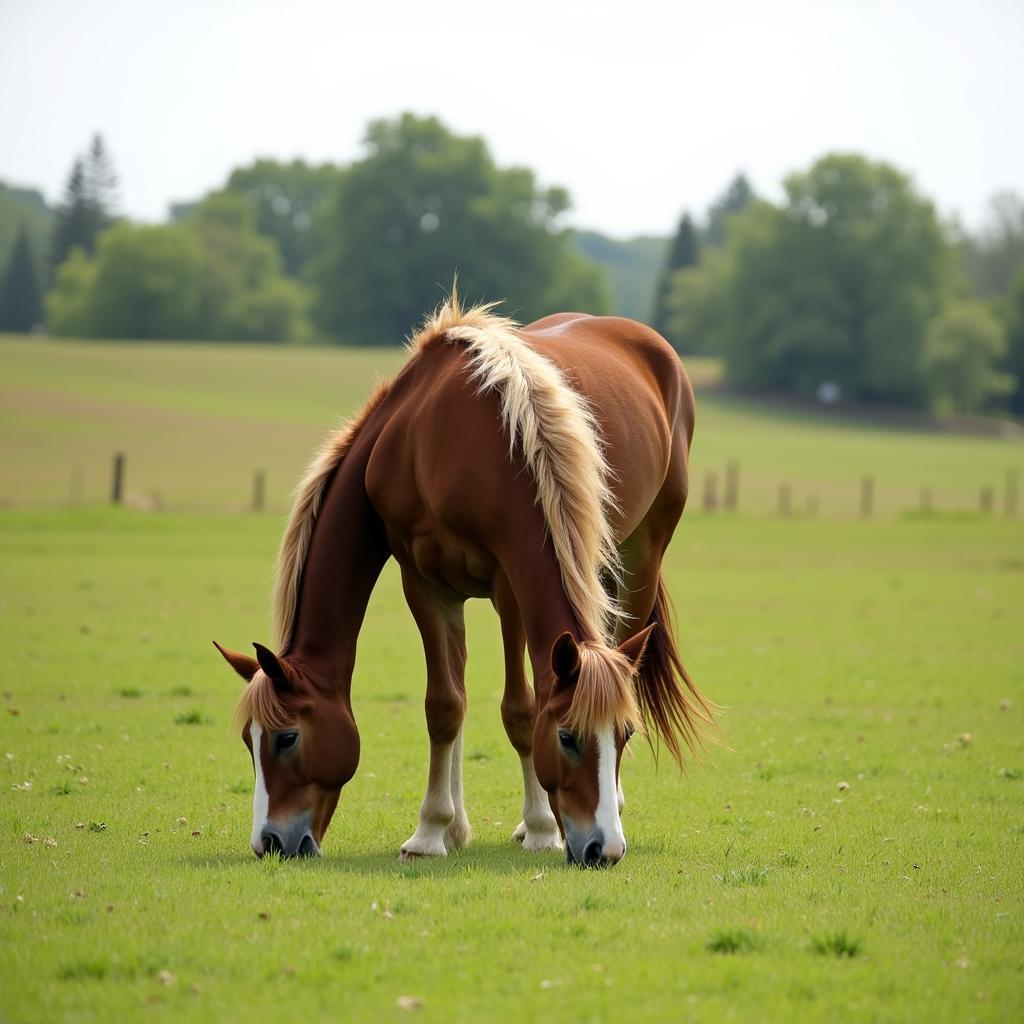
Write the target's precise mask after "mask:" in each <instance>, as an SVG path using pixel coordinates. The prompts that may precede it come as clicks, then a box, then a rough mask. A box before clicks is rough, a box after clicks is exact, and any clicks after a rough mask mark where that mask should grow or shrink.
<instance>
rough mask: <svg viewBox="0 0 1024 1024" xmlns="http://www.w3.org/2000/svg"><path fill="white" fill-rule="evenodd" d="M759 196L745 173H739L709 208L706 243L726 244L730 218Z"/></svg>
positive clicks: (705, 235) (705, 228)
mask: <svg viewBox="0 0 1024 1024" xmlns="http://www.w3.org/2000/svg"><path fill="white" fill-rule="evenodd" d="M756 198H757V196H755V194H754V190H753V188H752V187H751V185H750V182H749V181H748V180H747V176H746V175H745V174H742V173H740V174H737V175H736V177H735V178H733V179H732V181H731V182H729V185H728V187H727V188H726V190H725V191H724V192H723V193H722V194H721V195H720V196H719V197H718V198H717V199H716V200H715V201H714V202H713V203H712V204H711V206H710V207H709V208H708V219H707V224H706V225H705V227H704V233H703V239H702V241H703V242H704V244H705V245H709V246H718V245H724V244H725V240H726V238H727V237H728V233H729V218H730V217H732V216H733V214H736V213H741V212H742V211H743V210H745V209H746V208H747V207H748V206H749V205H750V204H751V203H752V202H754V200H755V199H756Z"/></svg>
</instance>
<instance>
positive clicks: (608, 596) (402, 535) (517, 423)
mask: <svg viewBox="0 0 1024 1024" xmlns="http://www.w3.org/2000/svg"><path fill="white" fill-rule="evenodd" d="M492 309H493V306H478V307H475V308H473V309H469V310H464V309H462V308H461V306H460V304H459V301H458V298H457V296H456V295H454V294H453V295H452V297H451V298H450V299H449V301H448V302H447V303H446V304H445V305H443V306H442V307H441V308H440V309H439V310H438V311H437V312H436V313H435V314H434V315H433V317H431V318H430V319H429V320H428V321H427V322H426V323H425V325H424V326H423V328H422V329H421V330H420V331H419V332H418V333H417V334H416V336H415V337H414V338H413V339H412V341H411V346H410V347H411V356H410V358H409V360H408V361H407V363H406V364H405V366H404V367H403V369H402V370H401V371H400V372H399V374H398V375H397V376H396V377H395V379H394V380H393V381H391V382H390V383H388V384H385V385H383V386H382V387H380V388H379V389H378V390H377V392H376V394H375V395H374V396H373V397H372V398H371V399H370V401H369V402H368V403H367V405H366V406H365V407H364V408H363V410H362V411H361V412H360V413H359V414H358V415H357V416H356V417H355V418H354V419H353V420H352V421H351V422H350V423H349V424H348V425H347V426H345V427H344V428H342V429H341V430H339V431H338V432H337V433H335V434H334V435H333V436H331V437H329V438H328V440H327V442H326V444H325V446H324V447H323V449H322V450H321V451H320V453H319V455H318V456H317V457H316V459H315V460H314V461H313V463H312V465H311V466H310V468H309V470H308V472H307V474H306V477H305V479H304V481H303V482H302V484H301V485H300V487H299V490H298V493H297V499H296V502H295V506H294V509H293V511H292V515H291V520H290V522H289V525H288V528H287V530H286V533H285V536H284V540H283V542H282V546H281V552H280V556H279V562H278V571H277V583H276V593H275V613H276V628H277V653H276V654H274V653H273V652H272V651H270V650H269V649H267V648H266V647H263V646H260V645H255V646H256V654H257V658H256V659H255V660H254V659H252V658H250V657H248V656H246V655H242V654H236V653H234V652H231V651H227V650H224V649H223V648H220V650H221V653H222V654H223V655H224V657H225V658H226V659H227V660H228V661H229V662H230V664H231V665H232V666H233V667H234V668H235V670H236V671H237V672H238V673H239V674H240V675H242V676H243V677H244V678H245V679H246V680H247V681H248V686H246V688H245V690H244V691H243V696H242V699H241V701H240V703H239V716H238V717H239V722H240V725H241V727H242V734H243V739H244V741H245V743H246V745H247V746H248V747H249V750H250V752H251V754H252V757H253V764H254V770H255V777H256V784H255V796H254V800H253V829H252V847H253V850H254V851H255V852H256V853H257V854H258V855H262V854H264V853H265V852H267V851H268V850H277V851H280V853H281V854H282V855H283V856H291V855H295V854H312V853H316V852H318V850H319V844H320V842H322V839H323V835H324V832H325V831H326V829H327V826H328V824H329V823H330V820H331V816H332V814H333V812H334V809H335V807H336V806H337V802H338V797H339V794H340V792H341V788H342V786H343V785H344V784H345V783H346V782H348V780H349V779H350V778H352V776H353V774H354V773H355V770H356V766H357V764H358V761H359V733H358V731H357V729H356V724H355V720H354V718H353V715H352V706H351V700H350V689H351V679H352V671H353V666H354V662H355V654H356V638H357V636H358V633H359V629H360V626H361V625H362V621H363V616H364V614H365V611H366V606H367V602H368V601H369V598H370V593H371V591H372V590H373V587H374V585H375V583H376V581H377V578H378V576H379V574H380V572H381V569H382V568H383V566H384V563H385V562H386V561H387V559H388V558H389V557H390V556H394V557H395V558H396V559H397V561H398V562H399V564H400V566H401V570H402V582H403V587H404V590H405V596H406V600H407V601H408V604H409V607H410V609H411V611H412V614H413V616H414V618H415V620H416V623H417V625H418V627H419V630H420V633H421V636H422V640H423V648H424V652H425V654H426V666H427V693H426V719H427V730H428V733H429V737H430V769H429V774H428V781H427V792H426V796H425V798H424V800H423V804H422V806H421V808H420V820H419V827H418V828H417V829H416V831H415V833H414V835H413V836H412V837H411V838H410V839H409V840H408V841H407V842H406V843H405V844H404V845H403V846H402V848H401V857H402V859H409V858H412V857H421V856H426V855H431V854H436V855H441V856H443V855H445V853H446V852H447V849H448V847H461V846H464V845H465V844H466V843H468V842H469V838H470V828H469V823H468V821H467V819H466V812H465V809H464V806H463V795H462V723H463V718H464V715H465V709H466V690H465V683H464V671H465V665H466V646H465V633H464V621H463V605H464V603H465V601H466V599H467V598H470V597H486V598H490V599H491V600H492V601H493V603H494V605H495V607H496V608H497V611H498V614H499V616H500V618H501V628H502V637H503V642H504V650H505V692H504V698H503V700H502V704H501V714H502V719H503V721H504V725H505V730H506V732H507V733H508V737H509V740H510V741H511V743H512V746H513V747H514V748H515V750H516V751H517V753H518V754H519V756H520V759H521V761H522V770H523V782H524V789H525V798H524V807H523V820H522V822H521V823H520V825H519V826H518V828H516V830H515V832H514V837H515V838H516V839H517V840H519V841H520V842H522V844H523V846H524V847H525V848H526V849H529V850H542V849H558V848H561V846H562V840H563V838H564V840H565V850H566V856H567V858H568V860H569V861H570V862H573V863H578V864H583V865H595V864H607V863H614V862H616V861H618V860H619V859H620V858H621V857H622V856H623V854H624V853H625V850H626V841H625V837H624V836H623V832H622V824H621V820H620V812H621V809H622V800H623V798H622V789H621V786H620V785H619V781H618V778H619V761H620V758H621V755H622V750H623V747H624V745H625V744H626V742H627V740H628V739H629V737H630V735H631V734H632V733H633V732H634V731H635V730H636V729H639V728H643V727H644V725H645V724H646V725H647V726H649V727H650V728H651V729H653V731H654V732H655V733H656V734H657V736H658V737H660V739H661V741H662V742H664V744H665V745H666V746H667V747H668V749H669V751H670V752H671V754H672V755H673V756H674V757H675V758H676V760H679V759H680V758H681V748H680V744H679V741H678V737H682V739H683V741H684V742H685V743H686V744H687V745H688V746H689V747H690V748H691V749H692V748H693V747H694V745H695V744H696V743H697V742H699V729H700V727H701V726H702V724H704V723H710V722H711V721H712V712H711V706H710V705H709V703H708V702H707V701H706V700H705V699H704V697H703V696H702V695H701V694H700V692H699V691H698V690H697V688H696V687H695V686H694V685H693V683H692V682H691V681H690V679H689V677H688V676H687V674H686V671H685V670H684V668H683V665H682V661H681V659H680V657H679V654H678V652H677V650H676V646H675V642H674V640H673V634H672V627H671V623H670V621H669V608H668V600H667V596H666V594H665V590H664V587H663V585H662V580H661V560H662V556H663V554H664V552H665V548H666V546H667V545H668V542H669V540H670V539H671V537H672V533H673V531H674V529H675V526H676V523H677V521H678V520H679V517H680V515H681V514H682V511H683V505H684V503H685V501H686V493H687V457H688V453H689V447H690V441H691V438H692V435H693V423H694V402H693V391H692V389H691V387H690V383H689V380H688V379H687V376H686V373H685V372H684V370H683V368H682V365H681V364H680V362H679V360H678V358H677V357H676V354H675V353H674V352H673V350H672V349H671V348H670V347H669V346H668V344H667V343H666V342H665V341H664V340H663V339H662V338H661V337H660V336H659V335H658V334H656V333H655V332H654V331H652V330H650V329H649V328H647V327H644V326H642V325H641V324H638V323H634V322H633V321H630V320H624V319H619V318H600V317H591V316H585V315H583V314H577V313H562V314H558V315H556V316H550V317H547V318H545V319H543V320H540V321H537V322H536V323H533V324H531V325H529V326H528V327H525V328H520V327H519V326H518V325H517V324H515V323H513V322H512V321H510V320H507V319H505V318H502V317H499V316H496V315H495V314H494V313H493V312H492ZM616 645H618V646H616ZM524 648H526V649H527V650H528V652H529V657H530V661H531V664H532V669H533V681H534V686H533V689H532V690H531V687H530V685H529V683H528V682H527V678H526V674H525V670H524V664H523V653H524Z"/></svg>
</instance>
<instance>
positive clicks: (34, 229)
mask: <svg viewBox="0 0 1024 1024" xmlns="http://www.w3.org/2000/svg"><path fill="white" fill-rule="evenodd" d="M52 222H53V210H51V209H50V208H49V207H48V206H47V205H46V200H45V199H44V198H43V196H42V194H41V193H40V192H38V191H37V190H36V189H30V188H16V187H14V186H12V185H5V184H4V183H2V182H0V267H6V266H7V261H8V260H9V259H10V256H11V253H12V252H13V251H14V244H15V242H16V241H17V240H18V235H19V234H20V233H21V231H22V229H25V230H27V231H28V239H29V245H30V247H31V249H32V258H33V265H34V269H35V272H36V280H37V281H43V280H45V279H46V276H47V271H48V262H47V259H46V254H47V249H48V246H49V239H50V231H51V225H52Z"/></svg>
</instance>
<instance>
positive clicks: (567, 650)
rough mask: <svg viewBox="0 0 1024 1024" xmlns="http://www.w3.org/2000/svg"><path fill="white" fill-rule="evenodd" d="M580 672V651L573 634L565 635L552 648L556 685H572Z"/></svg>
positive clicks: (552, 664) (552, 666)
mask: <svg viewBox="0 0 1024 1024" xmlns="http://www.w3.org/2000/svg"><path fill="white" fill-rule="evenodd" d="M579 670H580V649H579V648H578V647H577V646H576V641H575V640H574V639H573V635H572V633H568V632H566V633H563V634H562V635H561V636H560V637H559V638H558V639H557V640H556V641H555V643H554V646H553V647H552V648H551V671H552V672H554V673H555V685H556V686H558V685H559V684H565V683H571V682H572V681H573V680H574V679H575V678H576V676H577V674H578V673H579Z"/></svg>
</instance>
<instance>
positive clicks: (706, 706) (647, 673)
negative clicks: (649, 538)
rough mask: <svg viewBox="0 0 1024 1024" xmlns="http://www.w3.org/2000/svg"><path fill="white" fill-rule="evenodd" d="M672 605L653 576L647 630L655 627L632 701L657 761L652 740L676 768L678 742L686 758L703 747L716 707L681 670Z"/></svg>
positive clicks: (680, 759) (679, 752) (679, 759)
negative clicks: (654, 597)
mask: <svg viewBox="0 0 1024 1024" xmlns="http://www.w3.org/2000/svg"><path fill="white" fill-rule="evenodd" d="M673 619H674V615H673V613H672V602H671V600H670V598H669V596H668V592H667V591H666V590H665V584H664V582H663V581H662V578H661V576H660V575H659V576H658V597H657V600H656V601H655V602H654V610H653V611H652V612H651V617H650V618H649V619H648V620H647V623H646V624H647V625H649V624H650V623H652V622H653V623H656V624H657V628H656V629H655V630H653V631H652V632H651V637H650V640H648V642H647V649H646V650H645V652H644V656H643V659H642V660H641V662H640V668H639V670H638V672H637V676H636V693H637V700H638V702H639V704H640V710H641V712H642V713H643V717H644V721H645V722H646V723H647V726H648V728H647V737H648V740H649V741H650V743H651V746H652V749H654V753H655V757H657V753H658V750H657V747H656V746H655V740H654V738H653V734H656V735H657V737H658V739H659V740H660V741H661V742H663V743H664V744H665V746H666V747H667V748H668V751H669V753H670V754H671V755H672V757H673V759H674V760H675V761H676V763H677V764H679V765H680V767H681V766H682V763H683V751H682V748H681V747H680V745H679V737H682V739H683V742H684V743H685V744H686V746H687V748H688V749H689V751H690V753H691V754H696V753H697V752H698V750H700V749H703V747H704V737H705V735H706V734H707V733H708V732H709V731H710V730H712V729H713V728H714V726H715V711H716V710H717V707H716V705H715V704H713V703H712V702H711V701H709V700H708V699H707V697H705V696H704V694H703V693H701V692H700V690H699V689H698V687H697V685H696V684H695V683H694V681H693V680H692V679H691V678H690V674H689V673H688V672H687V671H686V667H685V666H684V665H683V659H682V657H681V656H680V654H679V649H678V648H677V647H676V639H675V629H674V625H673Z"/></svg>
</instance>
